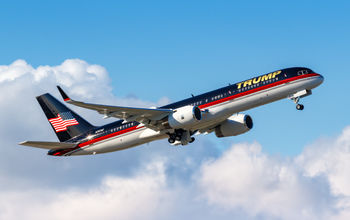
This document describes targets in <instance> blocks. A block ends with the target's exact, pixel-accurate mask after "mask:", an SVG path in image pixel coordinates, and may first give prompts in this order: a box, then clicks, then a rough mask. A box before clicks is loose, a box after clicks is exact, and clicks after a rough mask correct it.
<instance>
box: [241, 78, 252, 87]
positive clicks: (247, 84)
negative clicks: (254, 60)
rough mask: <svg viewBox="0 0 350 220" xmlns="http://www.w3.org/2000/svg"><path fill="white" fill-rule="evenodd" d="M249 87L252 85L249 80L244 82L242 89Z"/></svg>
mask: <svg viewBox="0 0 350 220" xmlns="http://www.w3.org/2000/svg"><path fill="white" fill-rule="evenodd" d="M251 85H252V80H251V79H250V80H247V81H245V82H244V84H243V87H246V86H251Z"/></svg>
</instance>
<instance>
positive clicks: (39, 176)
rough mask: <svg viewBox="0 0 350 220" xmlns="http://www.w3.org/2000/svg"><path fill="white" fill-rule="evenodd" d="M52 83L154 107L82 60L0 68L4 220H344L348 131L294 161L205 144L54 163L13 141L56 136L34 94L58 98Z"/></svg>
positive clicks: (349, 212)
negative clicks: (118, 92)
mask: <svg viewBox="0 0 350 220" xmlns="http://www.w3.org/2000/svg"><path fill="white" fill-rule="evenodd" d="M56 84H60V85H63V86H64V87H67V88H69V92H70V93H71V94H72V96H74V97H76V98H81V99H84V100H91V101H101V102H109V104H113V103H116V104H118V105H131V104H133V105H135V103H136V105H149V106H150V105H157V104H158V103H152V102H147V101H143V100H138V99H137V98H136V97H134V98H130V97H129V98H121V97H116V96H115V95H113V93H112V90H111V87H110V79H109V76H108V73H107V71H106V69H105V68H103V67H102V66H99V65H91V64H89V63H87V62H85V61H82V60H79V59H70V60H66V61H64V62H63V63H62V64H60V65H58V66H39V67H37V68H34V67H32V66H31V65H29V64H28V63H26V62H25V61H23V60H17V61H15V62H13V63H12V64H10V65H3V66H0V107H1V114H0V115H1V116H0V117H1V118H0V119H1V124H0V128H1V133H0V140H1V148H0V153H1V154H0V155H1V160H0V219H23V218H25V219H48V218H49V219H71V218H72V217H74V218H75V219H96V218H99V219H140V218H142V219H179V218H194V219H213V218H220V219H232V218H237V219H286V220H289V219H350V162H349V161H350V127H347V128H345V129H344V130H343V132H342V133H341V134H339V136H337V137H333V138H327V139H324V138H323V139H320V140H316V141H315V142H314V143H313V144H311V145H310V146H306V147H305V149H304V151H303V152H302V153H301V154H300V155H298V156H296V157H293V158H286V157H276V156H273V155H269V154H267V153H264V152H263V151H262V146H261V145H260V144H259V143H257V142H252V143H238V144H233V145H231V146H229V147H228V148H227V150H225V151H224V152H220V151H217V150H216V149H215V147H213V145H214V144H213V143H211V142H210V141H209V139H205V138H203V139H200V140H199V141H196V142H195V143H194V144H193V145H191V146H189V147H185V148H171V147H169V146H168V145H167V144H166V143H165V142H162V141H159V142H155V143H152V144H150V145H144V146H141V147H138V148H133V149H130V150H127V151H120V152H118V153H111V154H106V155H96V156H95V157H71V158H53V157H48V156H46V155H45V152H44V151H42V150H37V149H27V148H23V147H21V146H17V143H18V142H20V141H23V138H26V139H32V140H37V139H41V140H49V139H52V140H55V137H54V135H53V133H52V131H51V130H50V127H49V125H48V123H47V121H46V119H45V117H44V116H43V114H42V113H41V110H40V108H39V107H38V105H37V103H36V101H35V99H33V97H35V96H37V95H40V94H41V93H43V92H51V93H53V94H54V95H57V91H56V90H55V85H56ZM79 112H81V110H79ZM84 114H86V115H87V116H88V117H89V119H90V118H93V119H94V120H96V122H98V120H100V119H99V116H98V115H97V114H96V113H91V112H84ZM100 122H101V120H100ZM281 147H282V146H281Z"/></svg>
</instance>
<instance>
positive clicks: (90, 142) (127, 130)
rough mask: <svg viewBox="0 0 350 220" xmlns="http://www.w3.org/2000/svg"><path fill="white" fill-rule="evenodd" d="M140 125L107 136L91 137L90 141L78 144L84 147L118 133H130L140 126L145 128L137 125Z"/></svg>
mask: <svg viewBox="0 0 350 220" xmlns="http://www.w3.org/2000/svg"><path fill="white" fill-rule="evenodd" d="M137 126H138V125H135V126H133V127H130V128H126V129H124V130H121V131H117V132H114V133H111V134H107V135H105V136H101V137H98V138H95V139H91V140H89V141H86V142H84V143H80V144H79V145H78V146H79V147H84V146H86V145H89V144H93V143H96V142H99V141H103V140H105V139H108V138H111V137H115V136H117V135H121V134H125V133H128V132H130V131H135V130H138V129H140V128H143V127H144V126H141V127H137Z"/></svg>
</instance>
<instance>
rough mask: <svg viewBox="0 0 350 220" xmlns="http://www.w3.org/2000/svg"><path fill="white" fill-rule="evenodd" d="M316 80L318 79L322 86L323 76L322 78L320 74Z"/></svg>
mask: <svg viewBox="0 0 350 220" xmlns="http://www.w3.org/2000/svg"><path fill="white" fill-rule="evenodd" d="M318 78H319V80H320V84H322V83H323V81H324V78H323V76H322V75H321V74H318Z"/></svg>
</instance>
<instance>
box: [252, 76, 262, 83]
mask: <svg viewBox="0 0 350 220" xmlns="http://www.w3.org/2000/svg"><path fill="white" fill-rule="evenodd" d="M260 80H261V76H259V78H254V79H253V83H254V84H257V83H259V82H260Z"/></svg>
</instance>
